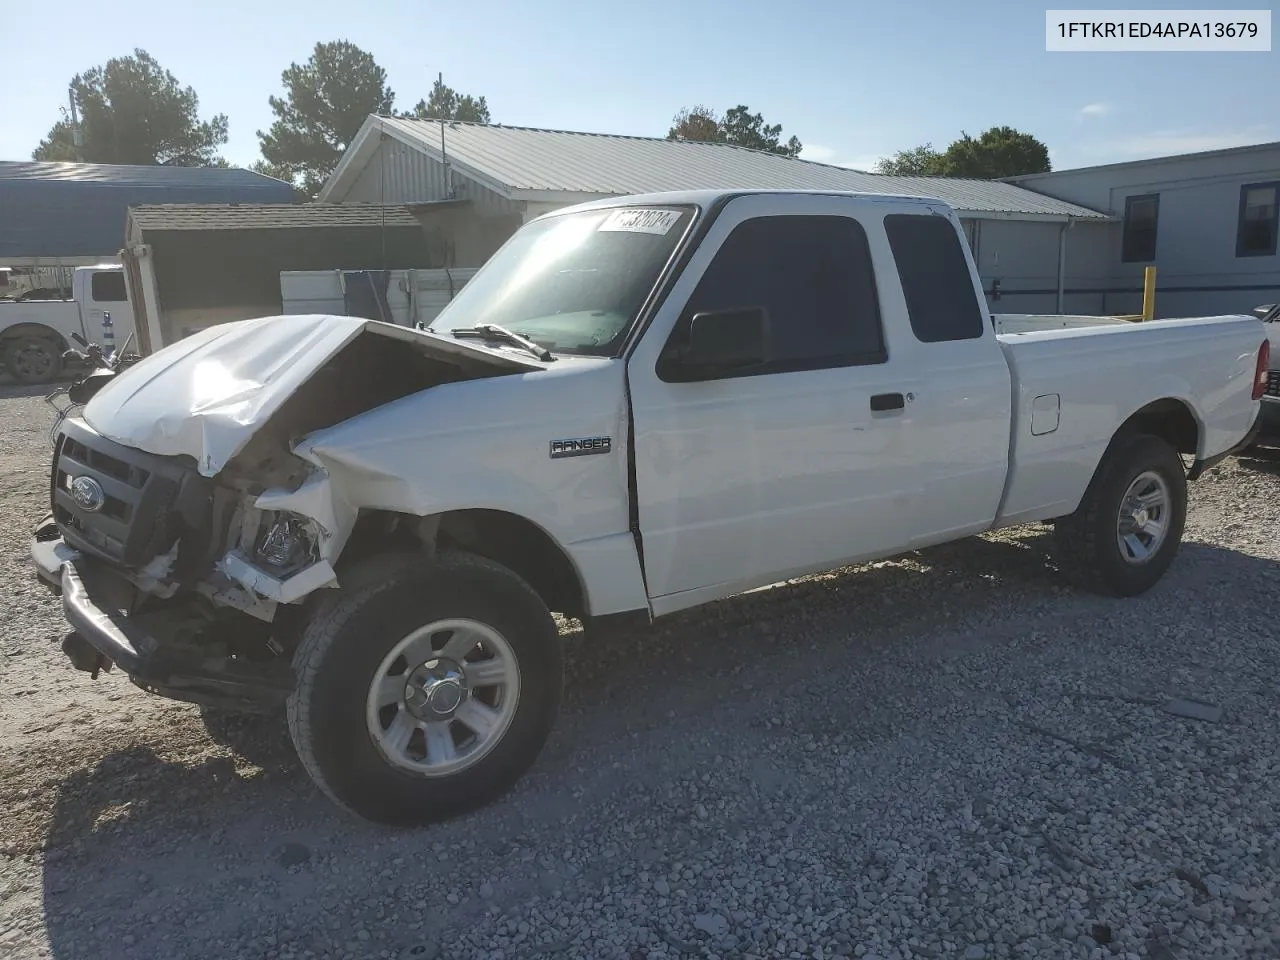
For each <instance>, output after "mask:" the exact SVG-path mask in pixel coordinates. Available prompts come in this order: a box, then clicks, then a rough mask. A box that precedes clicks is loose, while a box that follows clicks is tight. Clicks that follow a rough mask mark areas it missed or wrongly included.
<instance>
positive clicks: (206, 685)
mask: <svg viewBox="0 0 1280 960" xmlns="http://www.w3.org/2000/svg"><path fill="white" fill-rule="evenodd" d="M31 558H32V561H33V563H34V565H35V568H36V575H37V576H38V577H39V578H40V579H41V580H42V581H43V582H44V583H46V584H47V585H48V586H49V587H51V588H52V589H53V590H54V592H55V593H58V594H60V595H61V596H62V612H63V616H64V617H65V618H66V620H67V623H68V624H70V626H71V628H72V630H73V633H71V634H70V635H69V636H68V637H66V638H65V639H64V640H63V643H62V649H63V652H64V653H66V655H67V657H68V658H69V659H70V660H71V662H72V664H73V665H74V666H76V667H77V669H81V670H86V671H90V672H92V673H93V674H94V675H95V676H96V675H97V671H98V670H99V669H102V670H110V669H111V668H112V666H113V665H115V666H118V667H119V668H120V670H121V671H122V672H123V673H125V674H127V675H128V677H129V679H130V680H132V681H133V682H134V683H135V684H137V685H138V686H140V687H142V688H143V689H144V690H148V691H150V692H151V693H155V694H158V695H160V696H164V697H169V698H171V699H174V700H186V701H190V702H193V703H202V704H208V705H210V706H218V707H224V708H228V709H241V710H261V711H271V710H275V709H278V708H279V707H280V706H281V705H283V703H284V701H285V699H286V698H287V697H288V695H289V693H290V692H291V691H292V690H293V682H294V678H293V671H292V669H291V667H290V664H289V662H288V661H287V660H279V661H267V662H262V661H241V660H235V659H231V658H227V657H202V656H200V655H199V654H198V652H195V651H192V650H191V649H190V648H183V649H176V648H174V646H173V645H171V644H166V643H165V642H164V640H163V638H161V637H159V636H157V635H156V634H155V633H154V632H152V630H150V629H149V628H148V627H147V625H146V623H145V622H144V621H143V620H142V619H141V618H138V617H131V616H129V615H128V614H126V613H124V612H122V610H123V608H124V607H125V606H127V599H126V598H127V597H128V596H129V595H130V591H131V590H132V589H133V588H132V585H131V584H129V583H128V581H126V580H124V578H123V577H121V576H120V575H119V574H117V573H116V572H115V571H114V570H112V569H111V568H110V567H109V566H108V565H106V564H104V563H102V562H101V561H100V560H97V559H95V558H92V557H87V556H85V555H84V554H82V553H81V552H79V551H77V550H76V549H74V548H73V547H70V546H68V545H67V543H66V542H65V541H64V540H63V539H62V538H61V536H59V535H58V530H57V525H56V524H55V523H54V521H53V518H52V516H49V517H46V518H45V519H44V520H43V521H41V523H40V524H39V525H38V526H37V527H36V530H35V533H34V535H33V537H32V542H31Z"/></svg>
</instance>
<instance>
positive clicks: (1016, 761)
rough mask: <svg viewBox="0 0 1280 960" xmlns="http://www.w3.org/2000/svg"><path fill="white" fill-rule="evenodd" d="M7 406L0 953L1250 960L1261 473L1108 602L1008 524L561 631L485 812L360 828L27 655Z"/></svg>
mask: <svg viewBox="0 0 1280 960" xmlns="http://www.w3.org/2000/svg"><path fill="white" fill-rule="evenodd" d="M41 392H43V391H37V390H25V391H24V390H21V389H18V388H13V387H9V388H3V389H0V495H2V496H3V497H4V501H3V505H2V509H0V583H3V584H4V589H3V591H2V592H0V619H2V621H3V623H4V624H5V629H4V630H3V631H2V632H0V671H3V677H2V680H3V682H2V683H0V804H3V809H4V813H5V816H4V817H3V818H2V819H0V956H4V957H8V958H13V960H29V958H35V957H49V956H52V957H57V958H72V957H93V958H118V957H139V958H150V957H165V958H180V957H201V958H240V957H245V958H257V957H261V958H285V957H316V958H320V957H333V958H337V957H355V958H364V957H377V958H395V960H399V958H418V960H422V958H432V957H439V958H455V957H456V958H462V957H490V958H497V957H505V958H513V957H566V958H568V957H580V958H593V960H594V958H610V957H618V958H628V960H630V958H640V957H653V958H658V957H670V958H676V957H832V956H857V957H864V958H867V957H875V958H880V960H889V958H901V960H905V958H909V957H942V958H964V960H984V958H994V957H1036V958H1042V957H1083V958H1106V957H1124V958H1143V960H1147V958H1150V960H1174V958H1179V960H1193V958H1194V960H1199V958H1213V960H1216V958H1224V960H1226V958H1238V957H1257V958H1275V957H1277V956H1280V899H1278V896H1277V895H1278V894H1280V793H1278V792H1277V790H1276V783H1277V780H1278V779H1280V679H1278V674H1280V632H1278V631H1277V629H1276V627H1275V617H1276V615H1277V611H1276V610H1275V608H1274V600H1273V598H1274V597H1275V595H1276V587H1277V584H1280V536H1277V535H1278V534H1280V496H1277V492H1278V491H1280V457H1277V458H1275V459H1238V460H1232V461H1229V462H1227V463H1225V464H1223V465H1222V466H1220V467H1218V468H1216V469H1215V470H1214V471H1212V472H1211V473H1210V474H1209V475H1208V476H1206V477H1205V478H1204V479H1203V480H1202V481H1200V482H1199V483H1198V484H1196V485H1194V487H1193V508H1192V512H1191V517H1190V520H1189V523H1188V532H1187V541H1188V542H1187V543H1186V545H1185V547H1184V550H1183V552H1182V554H1181V555H1180V557H1179V559H1178V561H1177V562H1176V564H1175V566H1174V568H1173V570H1172V571H1171V573H1170V574H1169V576H1167V577H1166V578H1165V580H1164V581H1163V582H1162V583H1161V584H1160V586H1159V587H1157V588H1156V589H1155V590H1154V591H1152V592H1151V593H1150V594H1148V595H1147V596H1145V597H1142V598H1139V599H1136V600H1130V601H1110V600H1105V599H1100V598H1097V597H1093V596H1089V595H1086V594H1082V593H1078V592H1074V591H1071V590H1069V589H1066V588H1064V587H1063V586H1062V585H1061V584H1060V583H1059V580H1058V578H1057V576H1056V574H1055V571H1054V570H1053V566H1052V556H1051V553H1050V551H1049V548H1048V542H1047V538H1046V537H1045V535H1044V533H1043V532H1041V531H1040V530H1038V529H1027V530H1018V531H1015V532H1011V533H1005V534H1002V535H1000V536H989V537H984V538H979V539H973V540H968V541H965V542H963V543H959V544H953V545H949V546H946V547H942V548H936V549H932V550H928V551H925V552H922V553H918V554H912V555H910V556H908V557H905V558H902V559H899V560H895V561H892V562H886V563H876V564H870V565H866V566H862V567H859V568H856V569H849V570H845V571H841V572H839V573H838V574H834V575H830V576H825V577H818V578H810V579H807V580H804V581H799V582H796V583H793V584H789V585H786V586H783V587H779V588H776V589H773V590H769V591H763V592H757V593H753V594H750V595H747V596H744V597H740V598H736V599H733V600H730V601H726V602H724V603H720V604H717V605H715V606H713V607H710V608H708V609H705V610H702V611H696V612H692V613H690V614H687V615H681V616H677V617H674V618H672V619H670V621H668V622H666V623H663V624H662V625H661V626H660V627H659V628H655V629H654V630H652V631H649V632H644V633H637V634H634V635H628V636H616V637H612V638H609V639H607V640H594V641H591V642H586V641H581V639H580V637H579V636H578V635H576V634H573V633H572V632H570V633H569V634H568V636H567V641H568V643H569V645H570V646H569V650H570V653H569V677H568V687H567V692H566V703H565V710H564V714H563V716H562V718H561V721H560V723H559V725H558V727H557V730H556V732H555V733H554V735H553V737H552V740H551V742H550V744H549V745H548V748H547V750H546V751H545V752H544V754H543V756H542V758H541V760H540V762H539V763H538V764H537V766H536V767H535V768H534V770H533V771H532V773H531V774H530V775H529V776H528V777H527V778H526V779H525V781H523V783H522V784H521V785H520V787H519V788H518V789H517V790H516V791H515V792H514V793H513V794H511V795H509V796H508V797H507V798H506V799H505V800H503V801H501V802H499V803H498V804H495V805H493V806H491V807H489V808H487V809H485V810H483V811H481V812H478V813H476V814H473V815H471V816H468V817H465V818H462V819H459V820H455V821H452V822H450V823H448V824H444V825H441V826H438V827H435V828H432V829H427V830H420V831H395V830H390V829H383V828H377V827H373V826H370V825H368V824H366V823H364V822H362V821H358V820H354V819H351V818H350V817H348V816H346V815H344V814H342V813H341V812H339V811H337V810H336V809H335V808H334V807H332V806H331V805H330V804H329V803H328V802H327V801H326V800H324V799H323V798H322V797H321V795H320V794H319V793H318V792H317V791H316V790H315V789H313V788H312V786H311V784H310V782H309V781H308V780H307V779H306V777H305V775H304V774H303V772H302V771H301V769H300V767H299V765H298V763H297V762H296V761H295V759H294V757H293V755H292V752H291V748H290V746H289V743H288V740H287V737H286V735H285V732H284V729H283V725H282V724H281V723H279V722H277V721H275V720H274V719H264V720H240V719H238V718H232V719H223V720H219V721H218V722H216V723H212V724H210V728H211V729H212V735H211V733H210V730H209V729H206V725H205V723H204V722H203V720H202V718H201V715H200V713H199V711H198V710H197V709H196V708H194V707H191V706H187V705H182V704H176V703H170V702H168V701H164V700H160V699H157V698H153V697H149V696H148V695H146V694H144V693H142V692H141V691H139V690H137V689H136V688H134V687H132V686H131V685H130V684H128V683H127V681H125V680H123V679H122V678H120V677H119V676H115V675H106V676H104V677H102V678H101V679H99V680H98V681H96V682H94V681H92V680H90V679H89V678H88V676H87V675H85V674H79V673H76V672H74V671H73V670H72V669H71V668H70V666H69V665H67V664H66V663H64V662H63V658H62V656H61V654H60V653H59V652H58V649H57V641H58V639H59V637H60V636H61V632H62V629H63V628H62V623H61V619H60V616H59V607H58V604H57V601H56V600H55V599H54V598H52V597H51V596H50V595H49V594H47V593H46V592H45V591H44V590H43V589H42V588H40V587H38V586H37V585H36V584H35V583H34V581H33V579H32V577H31V576H30V574H29V573H28V570H27V560H26V552H27V534H28V529H29V527H30V525H31V523H32V522H33V521H34V520H35V519H36V518H37V517H38V515H39V514H40V513H41V511H42V510H43V506H44V500H45V496H46V493H45V491H46V486H45V484H46V475H45V470H46V468H47V460H48V456H49V449H48V442H47V439H46V431H47V428H48V425H49V423H50V422H51V417H50V414H49V413H48V412H47V410H46V408H45V407H44V404H43V403H42V402H41V401H40V399H39V394H40V393H41ZM1177 698H1186V699H1189V700H1194V701H1199V702H1201V703H1203V704H1209V705H1211V707H1212V708H1213V709H1209V710H1208V712H1207V719H1194V718H1190V717H1186V716H1182V715H1180V712H1179V708H1178V706H1177V704H1176V702H1172V701H1176V699H1177ZM1205 709H1206V708H1203V707H1202V708H1200V710H1202V711H1203V710H1205ZM1171 710H1172V711H1173V712H1171ZM1219 713H1220V715H1219Z"/></svg>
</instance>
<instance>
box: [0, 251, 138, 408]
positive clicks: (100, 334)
mask: <svg viewBox="0 0 1280 960" xmlns="http://www.w3.org/2000/svg"><path fill="white" fill-rule="evenodd" d="M108 315H109V316H110V318H111V324H110V326H109V327H104V325H103V320H104V319H105V318H106V317H107V316H108ZM132 333H133V307H132V305H131V304H130V303H129V296H128V292H127V291H126V289H125V278H124V267H122V266H120V265H119V264H110V263H108V264H103V265H102V266H97V267H76V269H75V271H74V273H73V274H72V278H71V299H70V300H12V301H5V300H0V362H3V364H4V366H5V368H6V369H7V370H8V372H9V375H10V376H12V377H13V378H14V379H15V380H17V381H18V382H19V383H47V382H49V381H50V380H56V379H58V377H59V376H60V375H61V373H62V366H63V362H62V355H63V353H65V352H66V351H67V350H69V349H74V348H75V344H74V343H73V342H72V341H73V340H74V338H75V337H76V336H80V337H82V338H83V339H84V340H86V341H93V342H98V343H101V345H102V346H103V347H104V348H106V347H110V346H115V347H118V348H119V347H123V346H124V344H125V343H126V341H127V340H128V339H129V336H130V334H132Z"/></svg>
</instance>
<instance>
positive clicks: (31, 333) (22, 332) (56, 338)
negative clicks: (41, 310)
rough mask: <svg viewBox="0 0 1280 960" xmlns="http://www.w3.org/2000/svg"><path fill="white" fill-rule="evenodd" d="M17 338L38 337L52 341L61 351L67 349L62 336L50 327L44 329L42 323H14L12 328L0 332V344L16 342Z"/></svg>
mask: <svg viewBox="0 0 1280 960" xmlns="http://www.w3.org/2000/svg"><path fill="white" fill-rule="evenodd" d="M19 337H40V338H41V339H44V340H52V341H53V342H54V343H56V344H58V345H59V346H60V347H61V348H62V349H63V350H66V349H67V341H66V340H65V339H64V338H63V336H62V334H60V333H59V332H58V331H57V330H54V329H53V328H52V327H46V326H45V325H44V324H42V323H15V324H14V325H13V326H12V327H6V328H5V329H4V330H0V344H4V343H7V342H8V341H10V340H17V339H18V338H19Z"/></svg>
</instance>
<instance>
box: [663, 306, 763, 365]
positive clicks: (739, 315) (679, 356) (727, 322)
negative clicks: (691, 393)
mask: <svg viewBox="0 0 1280 960" xmlns="http://www.w3.org/2000/svg"><path fill="white" fill-rule="evenodd" d="M770 339H771V338H770V331H769V313H768V311H767V310H765V308H764V307H733V308H731V309H727V310H708V311H705V312H703V313H695V314H694V315H693V317H692V318H691V319H690V320H689V327H688V336H687V339H686V340H685V343H684V345H683V347H682V348H681V349H679V350H678V351H677V352H676V354H675V355H674V356H673V357H672V358H671V359H672V360H673V361H674V363H673V364H672V365H671V366H674V367H675V369H674V370H672V372H673V373H674V374H675V376H674V378H673V379H678V380H701V379H712V378H714V377H716V376H719V375H721V374H725V373H730V372H732V371H735V370H746V369H749V368H751V367H756V366H759V365H761V364H763V363H767V362H768V360H769V359H770V356H771V353H772V350H771V349H770Z"/></svg>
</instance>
